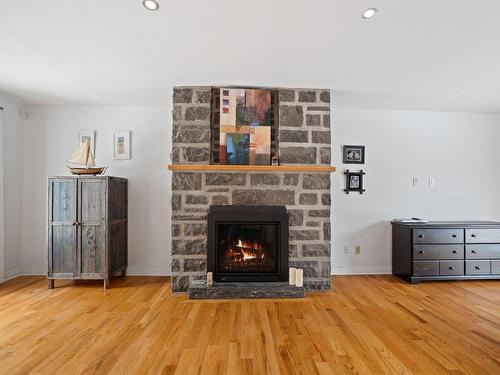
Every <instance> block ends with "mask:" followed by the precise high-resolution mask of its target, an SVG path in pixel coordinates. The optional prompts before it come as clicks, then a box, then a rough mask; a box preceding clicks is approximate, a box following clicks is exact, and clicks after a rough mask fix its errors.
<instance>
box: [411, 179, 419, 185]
mask: <svg viewBox="0 0 500 375" xmlns="http://www.w3.org/2000/svg"><path fill="white" fill-rule="evenodd" d="M411 182H412V184H413V186H418V178H416V177H413V178H412V179H411Z"/></svg>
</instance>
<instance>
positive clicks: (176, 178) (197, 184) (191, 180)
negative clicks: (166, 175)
mask: <svg viewBox="0 0 500 375" xmlns="http://www.w3.org/2000/svg"><path fill="white" fill-rule="evenodd" d="M172 190H174V191H176V190H201V174H199V173H192V172H174V173H173V176H172Z"/></svg>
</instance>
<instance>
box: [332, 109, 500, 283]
mask: <svg viewBox="0 0 500 375" xmlns="http://www.w3.org/2000/svg"><path fill="white" fill-rule="evenodd" d="M332 137H333V141H334V146H333V147H334V148H333V159H334V161H333V163H334V164H335V165H336V166H337V172H336V173H334V175H333V177H332V181H333V225H332V226H333V228H332V229H333V233H332V241H333V242H332V261H333V265H332V267H333V268H332V270H333V273H334V274H341V273H390V272H391V226H390V223H389V222H390V220H391V219H392V218H396V217H413V216H417V217H423V218H426V219H431V220H500V147H499V143H498V142H499V140H500V115H498V114H476V113H445V112H410V111H380V110H342V109H336V110H334V120H333V136H332ZM344 144H360V145H365V146H366V164H365V165H361V166H360V165H353V164H351V165H348V164H346V165H343V164H342V151H341V146H342V145H344ZM344 169H350V170H357V169H363V170H364V171H365V172H366V176H365V179H366V180H365V188H366V192H365V193H364V194H363V195H359V194H357V193H354V194H353V193H350V194H349V195H347V194H345V193H344V192H343V190H342V189H344V187H345V182H344V175H343V173H342V172H343V171H344ZM413 177H417V178H418V179H419V186H417V187H413V185H412V178H413ZM430 177H432V178H435V181H436V187H435V188H429V185H428V179H429V178H430ZM344 245H351V246H353V245H360V246H361V254H360V255H354V251H353V249H352V248H351V249H350V250H349V254H344Z"/></svg>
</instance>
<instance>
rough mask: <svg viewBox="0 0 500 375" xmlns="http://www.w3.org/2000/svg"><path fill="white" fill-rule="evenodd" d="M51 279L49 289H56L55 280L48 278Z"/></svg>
mask: <svg viewBox="0 0 500 375" xmlns="http://www.w3.org/2000/svg"><path fill="white" fill-rule="evenodd" d="M48 281H49V289H54V280H48Z"/></svg>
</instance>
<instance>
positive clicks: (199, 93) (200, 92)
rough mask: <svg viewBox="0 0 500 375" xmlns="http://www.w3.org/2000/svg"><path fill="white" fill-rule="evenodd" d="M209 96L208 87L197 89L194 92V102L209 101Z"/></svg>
mask: <svg viewBox="0 0 500 375" xmlns="http://www.w3.org/2000/svg"><path fill="white" fill-rule="evenodd" d="M211 96H212V94H211V92H210V89H197V90H195V92H194V97H195V102H196V103H210V98H211Z"/></svg>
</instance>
